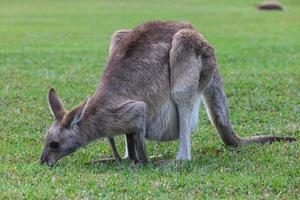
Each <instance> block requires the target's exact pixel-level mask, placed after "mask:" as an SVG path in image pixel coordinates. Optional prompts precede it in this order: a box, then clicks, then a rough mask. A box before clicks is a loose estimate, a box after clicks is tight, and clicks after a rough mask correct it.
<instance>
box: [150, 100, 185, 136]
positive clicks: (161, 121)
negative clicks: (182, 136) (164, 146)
mask: <svg viewBox="0 0 300 200" xmlns="http://www.w3.org/2000/svg"><path fill="white" fill-rule="evenodd" d="M146 138H147V139H149V140H156V141H171V140H176V139H178V138H179V121H178V112H177V109H176V106H175V105H174V103H173V102H172V101H171V100H170V99H169V100H168V101H166V102H165V104H163V105H162V106H161V108H160V109H159V110H158V112H157V113H156V114H155V115H154V116H153V117H152V119H151V120H149V121H148V123H147V126H146Z"/></svg>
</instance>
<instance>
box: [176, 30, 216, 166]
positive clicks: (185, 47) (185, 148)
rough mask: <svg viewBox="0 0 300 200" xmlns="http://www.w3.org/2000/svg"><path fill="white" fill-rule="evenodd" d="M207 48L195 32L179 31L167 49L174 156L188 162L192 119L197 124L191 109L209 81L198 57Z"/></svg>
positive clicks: (196, 104)
mask: <svg viewBox="0 0 300 200" xmlns="http://www.w3.org/2000/svg"><path fill="white" fill-rule="evenodd" d="M210 48H211V47H210V46H209V45H208V43H207V41H206V40H205V39H204V37H203V36H202V35H201V34H199V33H198V32H196V31H195V30H191V29H183V30H180V31H179V32H177V33H176V34H175V35H174V37H173V41H172V48H171V50H170V75H171V76H170V77H171V98H172V100H173V101H174V102H175V105H176V106H177V110H178V115H179V150H178V153H177V157H176V158H177V159H179V160H190V159H191V131H192V129H193V128H195V118H197V121H198V113H195V112H198V111H199V109H198V108H194V107H195V106H200V105H199V104H200V97H199V95H200V92H201V90H202V88H204V85H205V84H207V83H208V82H209V80H210V78H211V75H210V74H211V73H209V72H212V71H213V69H210V66H209V67H208V68H207V66H206V65H203V63H202V57H203V56H206V53H207V51H208V50H209V49H210ZM193 110H194V112H193ZM195 110H196V111H195ZM192 119H193V120H192ZM196 124H197V123H196ZM192 125H193V127H192Z"/></svg>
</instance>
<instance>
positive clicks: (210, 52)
mask: <svg viewBox="0 0 300 200" xmlns="http://www.w3.org/2000/svg"><path fill="white" fill-rule="evenodd" d="M48 101H49V106H50V109H51V111H52V113H53V116H54V118H55V122H54V123H53V124H52V125H51V127H50V128H49V130H48V131H47V133H46V135H45V146H44V150H43V153H42V155H41V158H40V159H41V162H42V163H46V164H48V165H49V166H52V165H53V164H54V163H55V162H56V161H57V160H59V159H60V158H62V157H64V156H66V155H68V154H70V153H72V152H74V151H75V150H76V149H78V148H79V147H81V146H84V145H86V144H88V143H89V142H91V141H93V140H95V139H98V138H103V137H107V138H109V141H110V142H111V145H112V147H113V151H114V154H115V156H116V157H118V153H117V151H116V148H115V144H114V139H113V137H114V136H116V135H118V134H125V136H126V143H127V145H126V146H127V152H128V157H129V159H130V160H131V161H133V162H135V163H145V162H147V161H148V155H147V152H146V147H145V138H147V139H149V140H157V141H171V140H176V139H179V141H180V142H179V150H178V152H177V156H176V159H177V160H190V159H191V133H192V132H193V130H195V129H196V127H197V123H198V113H199V107H200V104H201V102H204V105H205V107H206V110H207V113H208V116H209V119H210V121H211V122H212V123H213V124H214V126H215V127H216V129H217V130H218V132H219V134H220V136H221V139H222V140H223V142H224V143H225V144H226V145H231V146H237V145H244V144H249V143H268V142H273V141H294V140H296V139H295V138H294V137H288V136H286V137H284V136H262V135H261V136H253V137H249V138H242V137H240V136H238V135H237V134H235V133H234V131H233V129H232V125H231V122H230V119H229V112H228V107H227V102H226V96H225V94H224V88H223V83H222V80H221V77H220V74H219V70H218V67H217V63H216V57H215V52H214V49H213V47H212V46H211V45H209V44H208V42H207V40H206V39H205V38H204V37H203V35H201V34H200V33H199V32H198V31H197V30H196V29H195V28H193V27H192V25H191V24H189V23H186V22H175V21H152V22H147V23H145V24H142V25H140V26H137V27H136V28H134V29H131V30H121V31H117V32H115V33H114V35H113V37H112V42H111V46H110V53H109V60H108V63H107V65H106V68H105V70H104V72H103V76H102V80H101V81H100V83H99V85H98V87H97V89H96V92H95V93H94V94H93V95H92V96H91V97H89V98H87V99H86V100H85V101H84V102H82V103H81V104H79V105H78V106H76V107H74V108H72V109H71V110H66V109H65V108H64V106H63V104H62V102H61V100H60V98H59V97H58V95H57V94H56V91H55V90H54V89H50V90H49V96H48ZM119 159H120V158H119Z"/></svg>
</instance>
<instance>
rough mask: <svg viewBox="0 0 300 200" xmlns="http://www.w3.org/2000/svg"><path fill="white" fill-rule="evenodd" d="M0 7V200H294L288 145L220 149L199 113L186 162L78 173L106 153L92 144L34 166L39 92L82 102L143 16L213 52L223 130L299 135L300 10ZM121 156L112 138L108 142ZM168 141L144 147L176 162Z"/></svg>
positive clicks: (298, 180) (207, 3) (105, 4)
mask: <svg viewBox="0 0 300 200" xmlns="http://www.w3.org/2000/svg"><path fill="white" fill-rule="evenodd" d="M184 2H185V3H183V1H178V0H175V1H165V0H159V1H156V0H152V1H146V0H144V1H137V0H136V1H126V2H125V1H108V0H107V1H96V0H89V1H59V0H55V1H48V2H47V1H32V0H27V1H15V0H10V1H8V0H6V1H4V0H0V86H1V89H0V122H1V123H0V199H20V198H27V199H37V198H39V199H50V198H57V199H66V198H70V199H74V198H80V199H81V198H87V199H98V198H107V199H111V198H113V197H114V198H122V199H126V198H129V199H147V198H148V199H153V198H156V199H169V198H170V199H200V198H201V199H202V198H207V199H245V198H246V199H299V198H300V195H299V194H300V154H299V152H300V151H299V149H300V148H299V142H295V143H290V144H284V143H274V144H271V145H265V146H261V145H249V146H245V147H239V148H237V149H235V150H234V149H231V148H227V147H225V146H224V145H223V144H222V142H221V141H220V139H219V136H218V135H217V133H216V131H215V130H214V129H213V128H212V126H211V125H210V123H209V122H208V120H207V117H206V114H205V112H204V110H202V111H201V113H200V117H201V118H200V121H199V127H198V129H197V132H195V133H194V134H193V138H192V143H193V144H192V155H193V160H192V161H190V162H185V163H183V164H182V165H174V166H172V165H171V166H164V167H158V166H156V165H155V164H154V163H153V162H152V163H150V164H149V165H146V166H138V167H133V166H132V165H131V164H130V163H124V164H122V165H121V166H119V167H117V166H115V164H113V163H111V164H103V165H95V166H88V165H84V163H86V162H88V161H90V160H93V159H98V158H103V157H110V156H111V150H110V147H109V145H108V142H107V141H106V140H105V141H104V140H100V141H97V142H94V143H92V144H90V145H88V146H87V147H85V148H82V149H80V150H79V151H77V152H76V153H74V154H72V155H71V156H68V157H66V158H65V159H62V160H61V161H59V162H58V163H57V165H56V166H55V167H54V168H52V169H49V168H48V167H46V166H41V165H39V163H38V159H39V156H40V153H41V150H42V145H43V136H44V133H45V131H46V129H47V127H49V125H50V124H51V123H52V121H53V119H52V117H51V115H50V112H49V110H48V105H47V101H46V95H47V91H48V88H50V87H52V86H55V87H56V89H57V90H58V93H59V94H60V95H61V96H62V97H63V100H64V102H65V105H66V107H67V108H70V107H72V106H74V105H76V104H77V103H79V102H80V101H82V100H84V99H85V97H86V96H88V95H91V94H92V93H93V92H94V90H95V88H96V86H97V83H98V82H99V78H100V77H101V72H102V70H103V66H104V65H105V63H106V61H107V54H108V46H109V42H110V37H111V34H112V33H113V32H114V31H115V30H117V29H121V28H131V27H134V26H136V25H138V24H140V23H142V22H144V21H148V20H153V19H173V20H186V21H190V22H192V23H193V25H194V26H195V27H197V28H198V29H199V30H200V31H201V32H202V33H203V34H204V35H205V36H206V37H207V38H208V40H209V41H210V43H211V44H213V45H214V47H215V49H216V51H217V58H218V63H219V66H220V68H221V73H222V76H223V79H224V82H225V90H226V94H227V96H228V100H229V107H230V112H231V118H232V123H233V125H234V128H235V130H236V131H237V132H239V133H240V135H242V136H246V135H252V134H256V133H264V134H278V135H295V136H296V137H297V138H298V140H299V139H300V34H299V33H300V24H299V22H300V3H299V1H298V0H286V1H283V3H284V5H285V6H286V7H285V8H286V9H285V11H284V12H262V11H258V10H256V9H255V7H254V4H255V3H257V2H259V1H255V0H251V1H242V0H240V1H237V0H232V1H225V0H217V1H211V0H203V1H200V0H199V1H197V0H193V1H192V0H189V1H184ZM118 148H119V150H120V151H121V152H123V138H122V137H119V138H118ZM177 148H178V142H177V141H175V142H170V143H156V142H148V143H147V150H148V154H150V155H162V156H163V159H172V158H175V156H176V151H177Z"/></svg>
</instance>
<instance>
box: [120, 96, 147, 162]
mask: <svg viewBox="0 0 300 200" xmlns="http://www.w3.org/2000/svg"><path fill="white" fill-rule="evenodd" d="M116 119H118V120H119V121H118V123H117V124H120V130H119V131H121V132H125V133H126V142H127V149H128V156H129V159H130V160H132V161H134V162H139V163H145V162H147V161H148V156H147V152H146V147H145V135H146V104H145V103H144V102H142V101H132V100H129V101H126V102H125V103H123V104H122V105H121V106H120V107H119V108H118V109H117V112H116Z"/></svg>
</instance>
